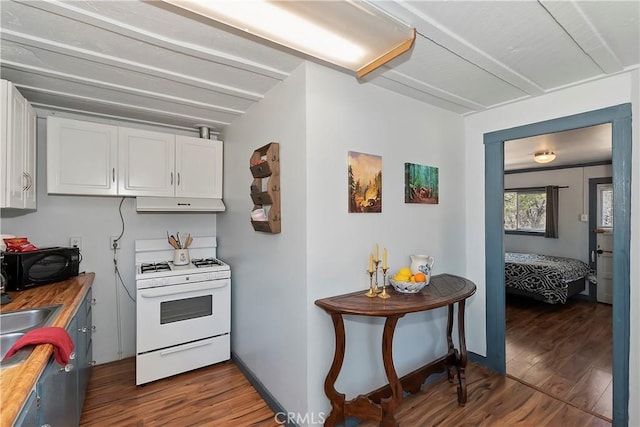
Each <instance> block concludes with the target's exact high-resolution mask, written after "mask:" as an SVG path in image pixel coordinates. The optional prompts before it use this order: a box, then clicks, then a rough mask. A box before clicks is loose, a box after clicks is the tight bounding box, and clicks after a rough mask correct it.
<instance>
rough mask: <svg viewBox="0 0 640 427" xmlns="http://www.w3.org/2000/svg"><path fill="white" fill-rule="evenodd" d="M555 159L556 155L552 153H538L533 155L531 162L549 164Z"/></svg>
mask: <svg viewBox="0 0 640 427" xmlns="http://www.w3.org/2000/svg"><path fill="white" fill-rule="evenodd" d="M555 158H556V153H554V152H553V151H539V152H537V153H536V154H534V155H533V160H535V161H536V163H549V162H552V161H554V160H555Z"/></svg>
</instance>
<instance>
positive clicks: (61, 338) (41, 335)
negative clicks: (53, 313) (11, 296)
mask: <svg viewBox="0 0 640 427" xmlns="http://www.w3.org/2000/svg"><path fill="white" fill-rule="evenodd" d="M34 344H35V345H38V344H53V355H54V356H55V358H56V362H58V363H59V364H60V365H62V366H64V365H66V364H67V363H69V356H70V355H71V352H72V351H73V348H74V347H75V345H74V344H73V340H72V339H71V336H70V335H69V333H68V332H67V331H66V330H65V329H64V328H60V327H58V326H48V327H45V328H38V329H34V330H32V331H29V332H27V333H26V334H24V336H23V337H21V338H20V339H19V340H18V341H17V342H16V343H15V344H14V345H13V346H12V347H11V348H10V349H9V351H8V352H7V354H6V355H5V356H4V359H3V360H5V359H7V358H9V357H11V356H13V355H14V354H15V353H16V352H17V351H18V350H20V349H21V348H22V347H24V346H27V345H34Z"/></svg>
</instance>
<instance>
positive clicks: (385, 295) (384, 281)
mask: <svg viewBox="0 0 640 427" xmlns="http://www.w3.org/2000/svg"><path fill="white" fill-rule="evenodd" d="M388 269H389V268H384V267H382V292H381V293H380V294H379V295H378V297H379V298H384V299H386V298H391V295H389V294H388V293H387V270H388Z"/></svg>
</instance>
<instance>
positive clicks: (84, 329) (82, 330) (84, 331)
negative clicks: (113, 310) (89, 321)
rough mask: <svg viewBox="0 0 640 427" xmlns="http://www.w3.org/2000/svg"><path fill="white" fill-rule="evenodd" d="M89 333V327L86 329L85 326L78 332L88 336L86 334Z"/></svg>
mask: <svg viewBox="0 0 640 427" xmlns="http://www.w3.org/2000/svg"><path fill="white" fill-rule="evenodd" d="M87 331H88V329H87V327H86V326H83V327H82V328H79V329H78V332H82V333H83V334H86V333H87Z"/></svg>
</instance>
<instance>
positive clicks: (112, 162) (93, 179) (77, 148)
mask: <svg viewBox="0 0 640 427" xmlns="http://www.w3.org/2000/svg"><path fill="white" fill-rule="evenodd" d="M117 164H118V128H117V127H116V126H111V125H105V124H100V123H93V122H85V121H79V120H70V119H62V118H58V117H49V118H48V119H47V190H48V192H49V193H59V194H85V195H117V193H118V186H117V184H116V182H117V179H118V170H117Z"/></svg>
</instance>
